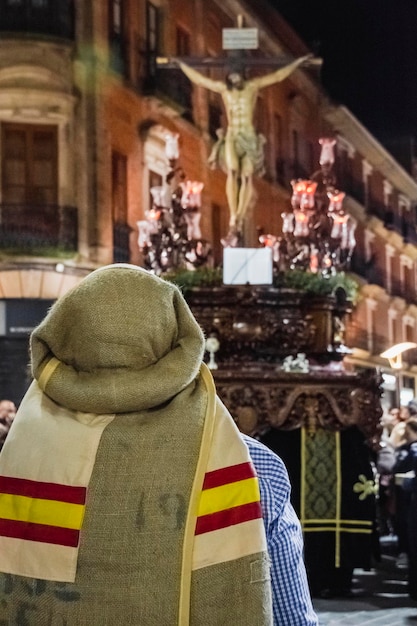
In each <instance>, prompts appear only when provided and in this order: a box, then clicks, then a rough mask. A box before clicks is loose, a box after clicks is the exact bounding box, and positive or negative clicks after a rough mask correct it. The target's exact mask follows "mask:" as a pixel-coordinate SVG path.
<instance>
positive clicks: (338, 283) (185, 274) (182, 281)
mask: <svg viewBox="0 0 417 626" xmlns="http://www.w3.org/2000/svg"><path fill="white" fill-rule="evenodd" d="M163 278H165V279H166V280H169V281H170V282H173V283H175V284H176V285H178V286H179V287H180V288H181V290H182V291H183V292H184V293H186V292H187V291H189V290H190V289H192V288H193V287H220V286H221V285H222V284H223V274H222V269H221V268H220V267H215V268H211V267H201V268H198V269H195V270H186V269H179V270H174V271H171V272H167V273H166V274H163ZM273 285H274V287H277V288H282V289H297V290H299V291H303V292H304V293H308V294H311V295H314V296H329V295H332V294H334V293H335V291H336V290H337V289H339V288H341V289H343V290H344V291H345V293H346V298H347V299H348V300H350V301H351V302H353V303H355V302H356V301H357V297H358V292H359V285H358V283H357V282H356V281H355V280H354V279H353V278H352V277H351V276H348V275H347V274H345V273H344V272H339V273H338V274H335V275H329V276H322V275H321V274H313V273H312V272H305V271H303V270H288V271H287V272H278V273H276V274H275V275H274V283H273Z"/></svg>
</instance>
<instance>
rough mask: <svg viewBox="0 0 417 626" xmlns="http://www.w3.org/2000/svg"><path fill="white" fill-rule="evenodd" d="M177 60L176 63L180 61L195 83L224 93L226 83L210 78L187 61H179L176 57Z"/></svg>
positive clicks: (181, 66)
mask: <svg viewBox="0 0 417 626" xmlns="http://www.w3.org/2000/svg"><path fill="white" fill-rule="evenodd" d="M175 61H176V63H178V65H179V66H180V68H181V70H182V71H183V72H184V74H185V75H186V76H187V77H188V78H189V79H190V81H191V82H192V83H194V84H195V85H198V86H199V87H205V88H206V89H209V90H210V91H215V92H216V93H222V92H223V91H225V89H226V84H225V83H223V82H222V81H220V80H213V79H212V78H208V77H207V76H204V74H201V73H200V72H198V71H197V70H195V69H194V68H193V67H190V66H189V65H187V64H186V63H183V62H182V61H179V60H176V59H175Z"/></svg>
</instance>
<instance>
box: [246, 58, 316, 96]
mask: <svg viewBox="0 0 417 626" xmlns="http://www.w3.org/2000/svg"><path fill="white" fill-rule="evenodd" d="M312 57H313V55H312V54H306V55H305V56H303V57H300V58H299V59H295V61H292V63H289V64H288V65H284V67H280V68H279V69H278V70H275V72H271V73H270V74H266V75H265V76H260V77H259V78H254V79H253V80H251V81H250V82H251V83H252V85H255V87H257V88H258V89H263V88H264V87H269V85H274V84H275V83H280V82H281V81H282V80H284V79H285V78H287V76H289V75H290V74H292V73H293V72H294V71H295V70H296V69H297V67H299V66H300V65H302V64H303V63H305V64H307V63H306V62H307V61H312Z"/></svg>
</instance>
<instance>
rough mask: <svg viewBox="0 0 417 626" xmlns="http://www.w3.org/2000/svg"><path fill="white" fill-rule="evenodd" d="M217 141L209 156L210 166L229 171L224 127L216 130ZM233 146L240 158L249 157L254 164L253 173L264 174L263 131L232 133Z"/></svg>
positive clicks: (264, 141)
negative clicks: (257, 132)
mask: <svg viewBox="0 0 417 626" xmlns="http://www.w3.org/2000/svg"><path fill="white" fill-rule="evenodd" d="M216 134H217V137H218V139H217V141H216V143H215V144H214V146H213V148H212V150H211V153H210V156H209V158H208V163H209V166H210V167H211V168H212V169H216V168H219V169H221V170H223V171H224V172H226V173H227V172H228V171H229V169H230V168H229V167H228V166H227V163H226V157H225V152H226V134H225V132H224V130H223V129H222V128H220V129H218V130H217V131H216ZM232 139H233V147H234V151H235V154H236V156H237V158H238V159H239V160H241V159H243V158H244V157H248V158H249V160H250V162H251V163H252V166H253V173H254V174H256V175H257V176H263V174H264V173H265V167H264V145H265V143H266V139H265V137H264V135H262V134H261V133H259V134H256V133H242V132H239V133H236V134H233V135H232Z"/></svg>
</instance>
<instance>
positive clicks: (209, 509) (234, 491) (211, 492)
mask: <svg viewBox="0 0 417 626" xmlns="http://www.w3.org/2000/svg"><path fill="white" fill-rule="evenodd" d="M259 499H260V495H259V485H258V479H257V478H248V479H247V480H240V481H239V482H235V483H229V484H227V485H223V486H221V487H214V488H213V489H205V490H204V491H202V493H201V497H200V502H199V505H198V515H199V516H201V515H210V514H211V513H217V512H218V511H223V510H225V509H230V508H232V507H236V506H241V505H244V504H249V503H250V502H256V501H257V500H259Z"/></svg>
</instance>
